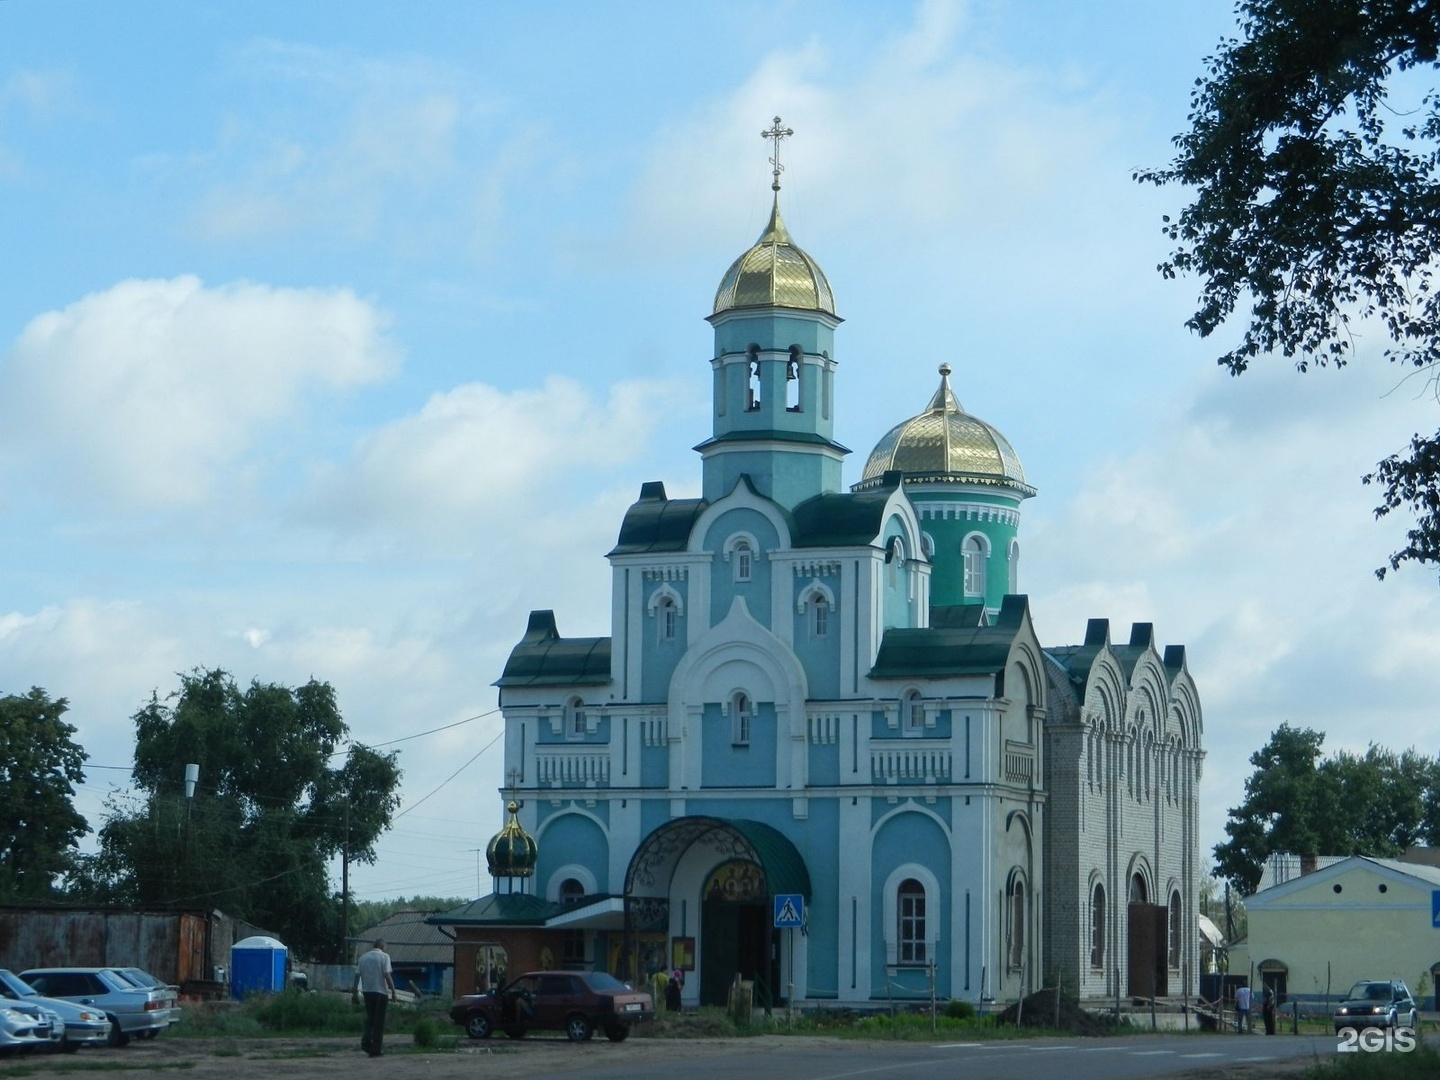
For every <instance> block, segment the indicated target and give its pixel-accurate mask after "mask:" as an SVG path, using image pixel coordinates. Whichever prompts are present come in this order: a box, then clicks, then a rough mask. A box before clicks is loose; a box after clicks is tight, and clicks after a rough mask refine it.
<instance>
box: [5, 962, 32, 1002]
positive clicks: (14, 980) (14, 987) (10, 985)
mask: <svg viewBox="0 0 1440 1080" xmlns="http://www.w3.org/2000/svg"><path fill="white" fill-rule="evenodd" d="M0 994H3V995H4V996H5V997H7V998H10V999H11V1000H12V1001H19V1000H20V999H21V998H32V997H39V996H40V995H39V994H37V993H36V992H35V988H34V987H33V986H31V985H30V984H29V983H27V982H26V981H25V980H24V979H22V978H20V976H18V975H16V974H14V973H12V972H9V971H6V970H4V969H3V968H0Z"/></svg>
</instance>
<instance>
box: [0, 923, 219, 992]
mask: <svg viewBox="0 0 1440 1080" xmlns="http://www.w3.org/2000/svg"><path fill="white" fill-rule="evenodd" d="M234 941H235V939H234V920H232V919H229V918H227V917H226V916H224V915H221V914H220V913H219V912H211V913H204V912H129V911H95V910H88V911H80V910H75V911H64V910H60V911H55V910H52V911H29V910H25V909H21V908H0V967H8V968H10V969H11V970H14V971H23V970H24V969H26V968H35V967H61V966H67V965H73V966H76V967H138V968H144V969H145V970H146V971H148V972H150V973H151V974H152V975H154V976H155V977H156V978H158V979H162V980H164V981H165V982H168V983H174V984H176V985H177V986H178V985H181V984H183V983H185V982H186V981H188V980H191V979H202V980H204V979H210V978H212V977H213V974H214V969H215V968H216V967H217V966H221V967H223V966H225V965H228V964H229V962H230V946H231V945H233V944H234ZM207 950H208V951H207Z"/></svg>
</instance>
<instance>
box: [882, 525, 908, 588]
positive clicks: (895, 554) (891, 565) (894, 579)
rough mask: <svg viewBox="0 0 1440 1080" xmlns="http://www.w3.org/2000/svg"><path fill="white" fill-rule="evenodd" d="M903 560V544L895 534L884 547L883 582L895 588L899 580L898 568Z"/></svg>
mask: <svg viewBox="0 0 1440 1080" xmlns="http://www.w3.org/2000/svg"><path fill="white" fill-rule="evenodd" d="M904 562H905V545H904V544H902V543H901V542H900V538H899V537H898V536H897V537H895V538H894V539H892V540H891V541H890V543H889V545H887V546H886V548H885V582H886V584H887V585H889V586H890V588H892V589H893V588H895V586H896V585H898V584H899V582H900V568H901V566H902V564H903V563H904Z"/></svg>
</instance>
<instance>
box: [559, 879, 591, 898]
mask: <svg viewBox="0 0 1440 1080" xmlns="http://www.w3.org/2000/svg"><path fill="white" fill-rule="evenodd" d="M584 898H585V885H584V883H583V882H581V881H580V880H579V879H578V878H573V877H571V878H566V879H565V880H564V881H562V882H561V883H560V903H562V904H574V903H576V902H578V901H580V900H583V899H584Z"/></svg>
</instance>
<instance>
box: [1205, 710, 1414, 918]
mask: <svg viewBox="0 0 1440 1080" xmlns="http://www.w3.org/2000/svg"><path fill="white" fill-rule="evenodd" d="M1324 741H1325V736H1324V735H1323V734H1321V733H1320V732H1318V731H1312V730H1311V729H1309V728H1295V727H1291V726H1290V725H1289V724H1281V725H1280V727H1278V728H1277V729H1276V730H1275V732H1274V734H1272V735H1271V736H1270V741H1269V742H1267V743H1266V744H1265V745H1264V746H1263V747H1261V748H1260V749H1259V750H1257V751H1256V752H1255V753H1254V754H1252V755H1250V764H1251V765H1254V766H1255V772H1254V773H1252V774H1251V776H1250V778H1249V779H1248V780H1246V781H1245V801H1244V802H1243V803H1241V805H1239V806H1237V807H1233V808H1232V809H1231V810H1230V815H1229V820H1228V821H1227V822H1226V823H1225V832H1226V833H1227V834H1229V836H1230V839H1229V840H1228V841H1226V842H1225V843H1223V844H1217V845H1216V847H1215V867H1216V873H1217V875H1218V876H1220V877H1221V878H1225V879H1228V880H1229V881H1230V882H1231V883H1232V884H1233V885H1234V886H1235V887H1236V888H1237V889H1238V890H1239V891H1240V893H1241V895H1245V896H1248V895H1249V894H1250V893H1252V892H1254V891H1255V888H1256V886H1258V885H1259V883H1260V874H1261V871H1262V870H1263V869H1264V866H1265V861H1266V860H1267V859H1268V858H1269V857H1270V856H1271V855H1272V854H1278V853H1286V854H1293V855H1302V856H1304V855H1371V856H1377V857H1381V858H1384V857H1388V856H1393V855H1399V854H1400V853H1402V852H1403V851H1404V850H1405V849H1406V848H1408V847H1412V846H1415V845H1417V844H1420V843H1434V842H1436V841H1440V817H1437V815H1436V812H1435V811H1436V809H1437V808H1440V762H1437V761H1436V760H1434V759H1431V758H1427V757H1425V756H1424V755H1423V754H1419V753H1416V752H1415V751H1414V750H1406V751H1404V752H1403V753H1400V754H1396V753H1394V752H1393V751H1391V750H1386V749H1385V748H1383V747H1379V746H1375V745H1374V744H1371V746H1370V748H1369V749H1368V750H1366V751H1365V753H1364V754H1358V755H1357V754H1351V753H1348V752H1346V751H1341V752H1340V753H1338V754H1336V755H1335V756H1334V757H1331V758H1325V759H1322V758H1321V756H1320V748H1321V744H1322V743H1323V742H1324Z"/></svg>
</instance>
